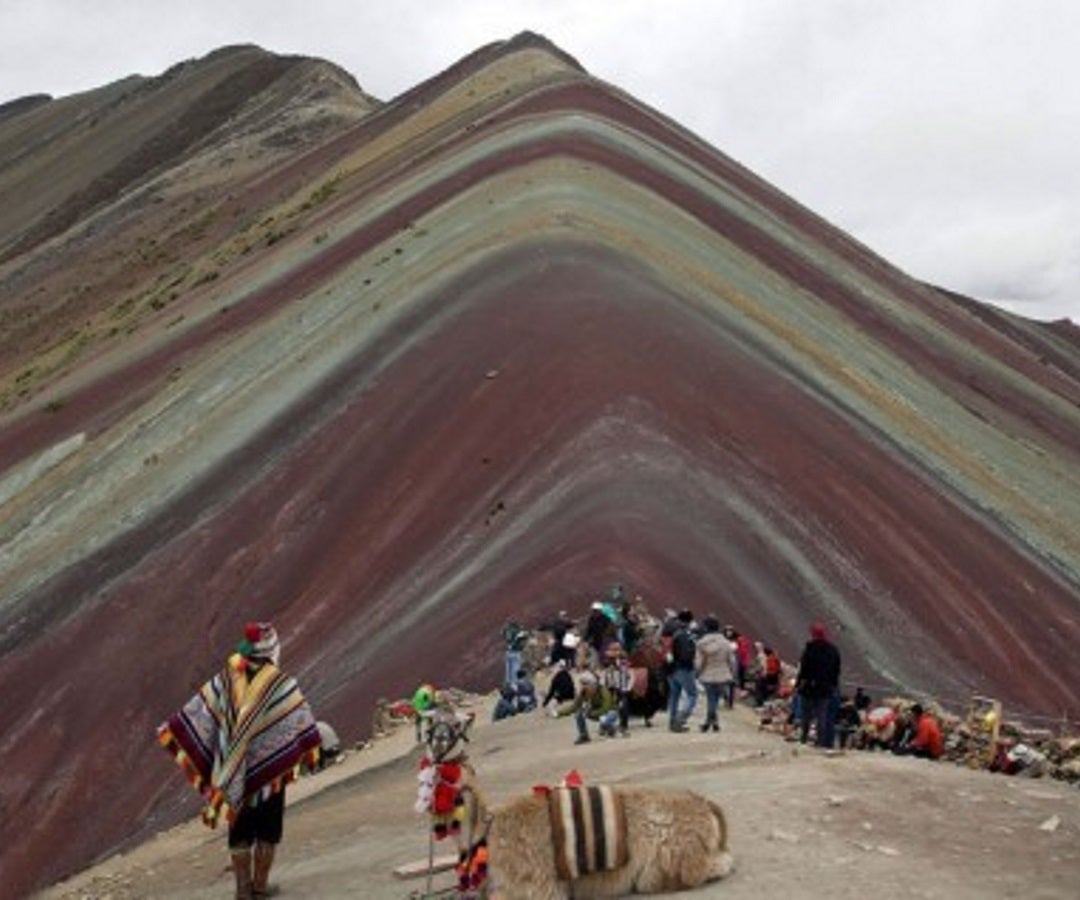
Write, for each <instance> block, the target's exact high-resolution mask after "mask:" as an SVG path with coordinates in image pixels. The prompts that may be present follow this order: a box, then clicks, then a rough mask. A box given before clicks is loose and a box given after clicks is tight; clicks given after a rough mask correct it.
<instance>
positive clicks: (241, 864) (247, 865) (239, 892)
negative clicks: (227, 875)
mask: <svg viewBox="0 0 1080 900" xmlns="http://www.w3.org/2000/svg"><path fill="white" fill-rule="evenodd" d="M231 855H232V868H233V873H234V874H235V875H236V900H252V896H253V895H252V893H251V851H250V850H233V851H232V853H231Z"/></svg>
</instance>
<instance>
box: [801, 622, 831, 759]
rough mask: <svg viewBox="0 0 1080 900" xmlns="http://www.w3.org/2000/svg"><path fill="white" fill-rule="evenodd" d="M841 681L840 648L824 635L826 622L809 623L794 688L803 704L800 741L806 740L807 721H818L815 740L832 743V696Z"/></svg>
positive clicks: (824, 744) (817, 743)
mask: <svg viewBox="0 0 1080 900" xmlns="http://www.w3.org/2000/svg"><path fill="white" fill-rule="evenodd" d="M839 685H840V651H839V650H837V649H836V647H835V646H834V645H833V644H832V643H831V642H830V641H829V640H828V638H827V637H826V635H825V626H824V625H822V624H821V623H820V622H815V623H814V624H813V625H811V626H810V640H809V641H807V642H806V646H805V647H804V648H803V652H802V658H801V659H800V661H799V675H798V678H797V680H796V684H795V687H796V690H797V691H798V694H799V699H800V702H801V704H802V710H801V712H802V723H801V731H800V734H799V741H800V743H803V744H805V743H806V738H807V735H808V734H809V732H810V723H811V722H815V723H816V724H817V734H816V737H815V743H816V745H817V746H818V747H832V745H833V737H834V735H833V726H834V722H835V719H834V716H835V713H836V709H835V707H834V705H833V699H834V697H835V696H837V695H838V691H839Z"/></svg>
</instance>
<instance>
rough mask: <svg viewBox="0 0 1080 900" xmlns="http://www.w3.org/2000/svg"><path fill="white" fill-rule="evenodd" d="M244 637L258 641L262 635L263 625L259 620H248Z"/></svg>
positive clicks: (254, 641)
mask: <svg viewBox="0 0 1080 900" xmlns="http://www.w3.org/2000/svg"><path fill="white" fill-rule="evenodd" d="M244 637H246V638H247V639H248V640H249V641H251V643H253V644H256V643H258V641H259V638H261V637H262V626H261V625H260V624H259V623H258V622H248V623H247V625H245V626H244Z"/></svg>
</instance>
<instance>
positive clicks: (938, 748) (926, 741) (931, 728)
mask: <svg viewBox="0 0 1080 900" xmlns="http://www.w3.org/2000/svg"><path fill="white" fill-rule="evenodd" d="M910 747H911V749H912V750H923V749H925V750H926V752H927V753H929V754H930V756H931V758H933V759H937V758H938V757H940V756H941V754H943V753H944V752H945V741H944V739H943V738H942V736H941V726H940V725H938V723H937V719H935V718H934V717H933V716H932V715H930V713H928V712H924V713H923V714H922V715H921V716H919V721H918V722H917V723H915V737H914V738H913V739H912V741H911V744H910Z"/></svg>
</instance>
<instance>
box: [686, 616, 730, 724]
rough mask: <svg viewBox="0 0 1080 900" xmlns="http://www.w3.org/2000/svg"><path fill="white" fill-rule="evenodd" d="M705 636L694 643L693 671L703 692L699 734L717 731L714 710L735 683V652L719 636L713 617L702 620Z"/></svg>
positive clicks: (717, 721)
mask: <svg viewBox="0 0 1080 900" xmlns="http://www.w3.org/2000/svg"><path fill="white" fill-rule="evenodd" d="M703 627H704V629H705V634H704V635H702V637H701V639H700V640H699V641H698V642H697V648H696V652H695V657H694V669H695V670H696V672H697V677H698V679H699V680H700V681H701V686H702V687H703V688H704V689H705V721H704V722H703V723H702V725H701V730H702V731H708V730H709V729H710V728H711V729H712V730H713V731H719V730H720V720H719V718H717V709H718V707H719V706H720V698H721V697H723V696H725V695H726V694H727V693H728V691H729V690H730V687H731V684H732V683H733V682H734V680H735V672H736V666H737V662H736V658H735V648H734V647H732V645H731V641H729V640H728V639H727V638H726V637H724V636H723V635H722V634H721V633H720V622H719V621H718V620H717V618H716V616H706V617H705V620H704V622H703Z"/></svg>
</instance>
